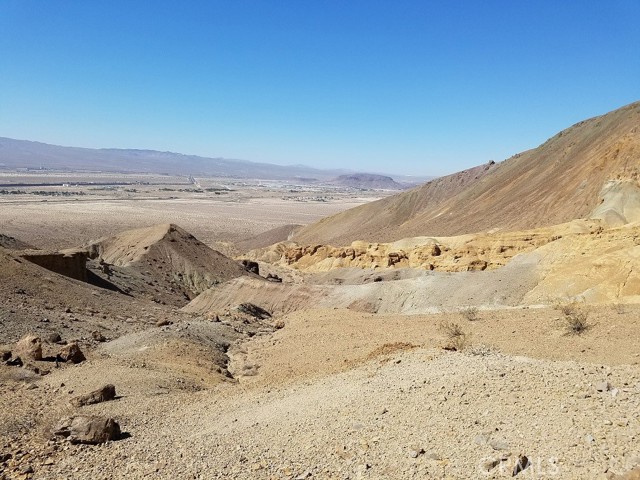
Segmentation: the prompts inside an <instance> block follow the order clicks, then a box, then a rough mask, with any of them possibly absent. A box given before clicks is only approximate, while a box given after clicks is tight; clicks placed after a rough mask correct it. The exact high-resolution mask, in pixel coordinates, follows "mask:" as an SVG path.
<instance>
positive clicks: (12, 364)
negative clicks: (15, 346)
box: [4, 357, 24, 367]
mask: <svg viewBox="0 0 640 480" xmlns="http://www.w3.org/2000/svg"><path fill="white" fill-rule="evenodd" d="M4 363H5V365H8V366H10V367H22V366H23V365H24V362H23V361H22V359H21V358H20V357H15V358H12V359H11V360H7V361H6V362H4Z"/></svg>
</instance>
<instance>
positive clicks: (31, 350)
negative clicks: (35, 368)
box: [13, 335, 42, 360]
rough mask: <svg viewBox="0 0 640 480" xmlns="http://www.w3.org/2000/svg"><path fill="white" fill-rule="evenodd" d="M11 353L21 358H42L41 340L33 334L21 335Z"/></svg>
mask: <svg viewBox="0 0 640 480" xmlns="http://www.w3.org/2000/svg"><path fill="white" fill-rule="evenodd" d="M13 353H14V354H15V355H16V356H19V357H20V358H22V359H23V360H42V340H40V337H36V336H35V335H27V336H25V337H22V339H21V340H20V341H19V342H18V343H16V347H15V349H14V351H13Z"/></svg>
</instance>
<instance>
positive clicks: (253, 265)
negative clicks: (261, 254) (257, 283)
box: [242, 260, 260, 275]
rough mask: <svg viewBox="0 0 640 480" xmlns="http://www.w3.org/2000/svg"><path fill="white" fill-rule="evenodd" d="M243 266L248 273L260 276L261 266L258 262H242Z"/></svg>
mask: <svg viewBox="0 0 640 480" xmlns="http://www.w3.org/2000/svg"><path fill="white" fill-rule="evenodd" d="M242 266H243V267H244V269H245V270H246V271H247V272H251V273H255V274H256V275H260V266H259V265H258V262H253V261H251V260H242Z"/></svg>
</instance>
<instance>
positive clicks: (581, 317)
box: [564, 309, 591, 335]
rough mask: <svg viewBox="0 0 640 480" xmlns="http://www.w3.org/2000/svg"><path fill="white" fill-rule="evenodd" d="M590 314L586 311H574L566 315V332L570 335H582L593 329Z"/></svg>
mask: <svg viewBox="0 0 640 480" xmlns="http://www.w3.org/2000/svg"><path fill="white" fill-rule="evenodd" d="M588 317H589V312H588V311H587V310H585V309H579V310H573V311H571V312H570V313H568V314H565V319H564V321H565V324H566V330H567V333H568V334H569V335H581V334H583V333H584V332H586V331H587V330H589V328H590V327H591V324H590V323H589V321H588Z"/></svg>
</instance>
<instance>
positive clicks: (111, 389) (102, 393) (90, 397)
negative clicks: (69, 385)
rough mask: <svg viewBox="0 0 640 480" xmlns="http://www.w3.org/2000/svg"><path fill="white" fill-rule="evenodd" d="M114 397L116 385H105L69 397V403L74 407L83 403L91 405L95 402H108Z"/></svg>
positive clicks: (83, 404)
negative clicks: (71, 397)
mask: <svg viewBox="0 0 640 480" xmlns="http://www.w3.org/2000/svg"><path fill="white" fill-rule="evenodd" d="M114 398H116V387H115V386H114V385H111V384H109V385H105V386H104V387H102V388H99V389H98V390H94V391H93V392H90V393H87V394H86V395H80V396H78V397H75V398H73V399H71V405H73V406H75V407H83V406H85V405H93V404H95V403H101V402H108V401H109V400H113V399H114Z"/></svg>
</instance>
